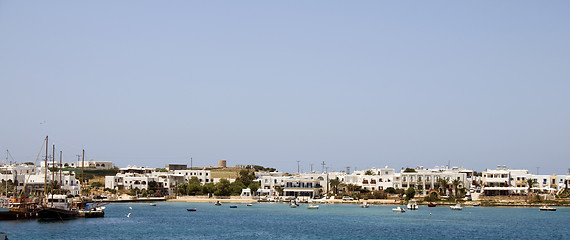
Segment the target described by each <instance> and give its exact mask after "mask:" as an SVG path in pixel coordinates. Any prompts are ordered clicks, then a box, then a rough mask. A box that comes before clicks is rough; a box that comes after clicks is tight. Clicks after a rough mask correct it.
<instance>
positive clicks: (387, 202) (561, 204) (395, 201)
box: [147, 197, 570, 207]
mask: <svg viewBox="0 0 570 240" xmlns="http://www.w3.org/2000/svg"><path fill="white" fill-rule="evenodd" d="M147 201H148V200H147ZM165 201H166V202H197V203H215V202H216V201H220V202H221V203H258V202H259V203H282V204H287V203H288V202H275V201H259V200H257V199H242V198H203V197H184V198H177V199H166V200H165ZM363 201H364V200H362V199H361V200H341V199H330V200H326V202H321V201H315V202H313V203H314V204H347V205H349V204H352V205H360V204H362V202H363ZM366 202H367V203H368V204H370V205H406V201H403V200H398V199H368V200H366ZM433 203H435V204H436V205H438V206H453V205H455V204H457V203H455V202H439V201H438V202H433ZM458 203H460V204H461V205H463V206H467V207H469V206H473V204H474V203H478V204H479V207H540V206H544V205H548V206H559V207H570V203H569V202H567V201H564V202H548V203H522V202H492V201H489V200H483V201H464V202H458ZM418 205H420V206H427V205H428V202H424V201H422V202H418Z"/></svg>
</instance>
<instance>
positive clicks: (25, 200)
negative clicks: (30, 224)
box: [0, 145, 43, 220]
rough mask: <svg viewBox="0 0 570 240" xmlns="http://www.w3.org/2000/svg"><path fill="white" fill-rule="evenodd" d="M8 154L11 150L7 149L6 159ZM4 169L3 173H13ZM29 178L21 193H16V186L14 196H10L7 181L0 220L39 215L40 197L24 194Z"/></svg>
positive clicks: (0, 200)
mask: <svg viewBox="0 0 570 240" xmlns="http://www.w3.org/2000/svg"><path fill="white" fill-rule="evenodd" d="M42 148H43V145H42ZM8 155H9V152H8V150H6V159H8ZM36 161H37V159H36ZM4 171H5V172H3V173H2V174H11V172H10V171H8V169H6V170H4ZM28 179H29V177H28V178H26V182H25V184H24V187H23V188H22V190H21V191H20V194H16V193H15V191H16V187H15V186H14V193H13V196H12V197H8V195H9V194H8V181H5V182H6V187H5V188H6V197H2V198H0V220H16V219H28V218H35V217H37V214H38V210H39V206H40V198H35V197H34V198H32V197H28V196H26V195H24V190H25V189H26V185H27V183H28V182H27V180H28Z"/></svg>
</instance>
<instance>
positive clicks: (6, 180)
mask: <svg viewBox="0 0 570 240" xmlns="http://www.w3.org/2000/svg"><path fill="white" fill-rule="evenodd" d="M5 164H8V149H6V163H5ZM7 169H8V168H6V170H7ZM6 174H8V173H6ZM6 176H8V175H6ZM4 180H5V182H6V197H8V177H6V179H4ZM14 186H15V185H14Z"/></svg>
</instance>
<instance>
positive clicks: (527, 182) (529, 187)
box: [526, 178, 536, 195]
mask: <svg viewBox="0 0 570 240" xmlns="http://www.w3.org/2000/svg"><path fill="white" fill-rule="evenodd" d="M526 184H527V185H528V190H527V192H526V193H527V194H528V195H530V189H531V188H532V186H534V185H535V184H536V180H534V179H532V178H527V179H526Z"/></svg>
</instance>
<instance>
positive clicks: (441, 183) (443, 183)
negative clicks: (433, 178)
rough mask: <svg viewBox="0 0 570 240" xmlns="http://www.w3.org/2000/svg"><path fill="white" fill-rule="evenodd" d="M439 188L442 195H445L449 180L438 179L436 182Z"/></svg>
mask: <svg viewBox="0 0 570 240" xmlns="http://www.w3.org/2000/svg"><path fill="white" fill-rule="evenodd" d="M437 182H438V183H439V187H440V188H441V189H442V192H443V195H447V194H446V193H447V186H448V185H449V180H447V179H445V178H440V179H438V180H437Z"/></svg>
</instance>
